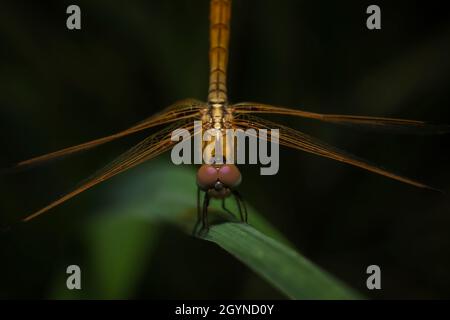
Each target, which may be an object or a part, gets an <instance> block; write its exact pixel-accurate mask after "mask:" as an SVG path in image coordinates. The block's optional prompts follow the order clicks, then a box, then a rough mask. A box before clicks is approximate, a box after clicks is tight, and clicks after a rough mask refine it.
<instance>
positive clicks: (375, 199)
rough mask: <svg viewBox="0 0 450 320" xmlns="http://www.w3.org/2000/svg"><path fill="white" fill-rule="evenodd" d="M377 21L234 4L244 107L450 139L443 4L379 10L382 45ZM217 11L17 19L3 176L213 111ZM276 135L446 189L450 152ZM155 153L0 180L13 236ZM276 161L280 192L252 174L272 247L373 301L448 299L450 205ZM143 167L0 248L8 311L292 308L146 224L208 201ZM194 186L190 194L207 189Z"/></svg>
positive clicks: (320, 167) (294, 160)
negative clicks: (52, 305)
mask: <svg viewBox="0 0 450 320" xmlns="http://www.w3.org/2000/svg"><path fill="white" fill-rule="evenodd" d="M73 3H76V4H78V5H80V7H81V9H82V19H83V20H82V30H81V31H76V32H74V31H68V30H67V29H66V27H65V19H66V16H67V15H66V14H65V10H66V8H67V6H68V5H69V4H73ZM369 4H372V3H370V2H368V1H346V2H345V3H343V2H330V1H315V2H312V1H309V2H307V1H294V0H289V1H288V0H286V1H281V2H274V1H268V0H248V1H234V3H233V18H232V39H231V57H230V75H229V86H230V88H229V92H230V98H231V99H232V101H234V102H237V101H245V100H247V101H249V100H251V101H261V102H265V103H272V104H278V105H285V106H291V107H297V108H301V109H305V110H309V111H316V112H328V113H349V114H365V115H374V116H397V117H402V118H413V119H421V120H430V121H434V122H440V123H450V109H449V108H448V106H449V103H450V94H449V91H448V83H449V81H450V72H449V71H450V60H449V59H448V56H449V54H450V41H449V40H450V19H449V15H450V13H449V11H448V10H445V6H444V4H445V2H444V1H429V2H423V1H405V0H402V1H396V2H388V1H379V2H378V3H377V4H378V5H379V6H380V7H381V8H382V30H381V31H377V32H372V31H369V30H367V29H366V28H365V18H366V14H365V9H366V8H367V6H368V5H369ZM208 9H209V5H208V1H207V0H202V1H196V2H195V4H193V2H192V1H188V0H176V1H162V0H161V1H160V0H151V1H140V0H135V1H130V2H127V4H123V3H120V2H111V1H105V0H98V1H76V2H72V1H71V2H68V1H50V0H48V1H47V0H46V1H40V2H35V1H34V2H33V1H25V0H18V1H3V2H2V10H0V41H1V43H2V50H0V69H1V70H2V72H1V73H0V106H1V108H0V130H1V135H0V143H1V146H2V152H1V158H0V161H1V162H0V164H1V167H5V166H8V165H9V164H11V163H14V162H16V161H20V160H23V159H26V158H29V157H31V156H33V155H37V154H42V153H45V152H48V151H52V150H56V149H59V148H61V147H65V146H68V145H72V144H76V143H79V142H83V141H87V140H89V139H92V138H94V137H100V136H103V135H107V134H110V133H112V132H115V131H118V130H120V129H123V128H126V127H128V126H129V125H130V124H132V123H135V122H138V121H140V120H142V119H144V118H145V117H147V116H148V115H150V114H153V113H154V112H156V111H158V110H161V109H162V108H163V107H165V106H167V105H169V104H170V103H172V102H173V101H175V100H178V99H181V98H185V97H193V98H199V99H204V98H205V96H206V91H207V81H208V53H207V50H208ZM273 118H274V120H276V121H280V122H283V123H285V124H288V125H290V126H292V127H295V128H297V129H300V130H303V131H305V132H307V133H309V134H312V135H315V136H318V137H320V138H322V139H323V140H326V141H327V142H329V143H332V144H336V145H338V146H340V147H342V148H345V149H348V150H349V151H351V152H352V153H355V154H357V155H361V156H364V157H366V158H369V159H371V160H372V161H374V162H376V163H382V164H384V165H385V166H386V167H388V168H394V169H397V171H399V172H400V173H403V174H405V175H408V176H411V177H414V178H417V179H420V180H422V181H425V182H427V183H430V184H432V185H436V186H437V187H441V188H443V189H446V190H448V189H449V188H448V187H449V183H448V181H450V172H449V170H448V163H449V161H450V153H449V150H450V141H449V137H448V136H445V135H442V136H434V137H433V136H424V137H416V136H396V135H387V134H378V133H370V132H361V131H353V130H350V129H347V128H337V127H334V126H333V125H322V124H318V123H315V122H309V121H302V120H300V119H289V118H286V117H273ZM145 135H146V133H143V134H137V135H136V136H135V137H130V138H127V139H124V140H123V141H120V142H117V143H114V144H111V145H108V146H104V147H101V148H98V149H97V150H93V151H90V152H88V153H85V154H83V155H79V156H75V157H72V158H70V159H65V160H64V161H60V162H54V163H52V164H51V165H48V166H42V167H39V168H36V169H33V170H29V171H26V172H22V173H18V174H17V175H14V176H6V177H1V179H0V192H1V193H0V194H1V200H2V201H1V202H0V203H1V204H0V212H1V222H2V223H4V222H5V223H6V222H11V221H16V220H17V219H18V218H19V217H22V216H25V215H26V214H27V213H29V212H30V211H33V210H35V209H36V208H39V207H40V206H42V205H44V204H46V203H47V202H48V201H50V200H52V199H54V198H55V196H57V195H59V194H61V193H62V192H63V191H65V190H67V189H70V188H71V187H72V186H73V184H74V183H76V182H77V181H79V180H81V179H82V178H84V177H85V176H86V175H89V173H90V172H92V171H94V170H95V169H97V168H98V167H100V166H102V165H104V164H106V163H107V162H108V161H110V160H111V159H113V158H114V157H115V156H116V155H117V154H119V153H121V152H123V151H124V150H126V149H127V148H128V147H130V146H132V145H133V144H134V143H136V142H137V141H139V140H140V139H142V138H143V137H145ZM160 161H163V162H165V163H168V162H169V161H170V160H169V159H168V158H167V157H161V159H160ZM280 161H281V163H280V172H279V174H278V175H276V176H272V177H268V176H259V170H258V168H255V167H251V166H243V167H242V169H241V171H242V173H243V176H244V180H243V185H242V190H241V191H242V194H244V196H245V198H246V200H247V201H248V203H250V204H252V205H253V206H254V207H255V210H257V211H258V212H260V213H261V215H262V216H263V217H264V219H263V220H265V221H270V222H271V225H273V226H275V227H276V229H277V230H280V232H281V234H282V236H280V234H279V233H277V234H272V235H271V236H272V237H274V238H277V239H278V237H282V238H283V239H284V240H282V242H283V243H285V244H287V245H288V246H292V247H294V248H296V250H298V251H300V252H302V254H304V255H305V256H306V257H308V258H309V259H311V261H314V262H315V263H316V264H318V265H320V266H322V267H323V268H324V269H325V270H327V271H328V272H330V273H331V274H333V275H336V277H337V278H339V279H342V281H343V282H345V283H347V284H349V285H350V286H351V287H353V288H355V289H357V290H358V291H359V292H361V293H363V294H364V295H368V296H369V297H372V298H449V297H450V289H449V288H450V277H449V275H448V269H449V268H450V257H449V256H448V254H447V252H449V251H450V236H449V234H448V229H449V227H450V216H449V213H450V206H449V203H448V198H447V197H444V196H441V195H438V194H434V193H429V192H426V191H423V190H417V189H415V188H412V187H409V186H405V185H402V184H400V183H397V182H394V181H389V180H387V179H385V178H382V177H378V176H375V175H373V174H370V173H366V172H363V171H361V170H358V169H354V168H351V167H349V166H346V165H343V164H338V163H334V162H333V161H329V160H325V159H319V158H317V157H315V156H310V155H305V154H303V153H300V152H294V151H291V150H286V149H282V150H281V160H280ZM154 165H155V166H156V165H157V164H156V163H155V162H154V161H151V162H150V163H148V166H149V167H148V168H153V166H154ZM146 166H147V164H146V165H144V166H143V167H142V169H139V168H136V169H133V170H131V171H130V172H128V173H125V174H123V175H121V176H119V177H117V178H115V179H114V180H113V181H111V182H106V183H104V184H102V185H100V186H98V187H96V188H94V189H93V190H90V191H89V192H87V193H85V194H83V195H81V196H79V197H77V199H74V200H73V201H70V202H68V203H67V204H65V205H63V206H61V207H60V208H57V209H55V210H53V211H52V212H51V213H49V214H48V215H46V216H43V217H42V218H40V219H37V220H35V221H33V222H32V223H29V224H26V225H24V226H23V227H22V228H18V229H16V230H13V232H11V233H9V234H6V235H2V236H1V241H0V243H1V245H0V261H1V262H2V263H1V264H0V297H1V298H12V297H14V298H47V297H59V298H61V297H68V298H70V297H75V296H77V297H82V298H112V297H117V298H119V297H120V298H191V299H195V298H284V295H282V294H281V293H280V292H279V291H278V290H276V289H274V288H273V287H272V286H271V285H269V284H268V283H267V282H266V281H264V280H262V279H261V278H260V277H259V276H257V275H255V274H254V273H253V272H252V271H250V270H249V269H248V268H247V267H245V266H244V265H243V264H242V263H240V262H239V261H237V260H236V259H232V258H230V256H229V254H228V253H226V252H224V251H223V250H221V249H220V248H219V247H218V246H212V245H211V244H210V243H208V242H206V241H199V240H198V239H194V238H191V237H188V236H186V234H185V233H184V232H180V230H179V228H177V227H174V226H173V224H172V223H170V222H171V221H168V223H162V224H161V223H153V222H151V221H148V218H147V215H148V212H149V211H148V210H149V208H151V207H158V206H159V207H160V208H163V206H164V205H167V204H169V205H170V206H176V205H179V206H180V208H181V207H183V208H184V209H186V208H192V206H193V204H194V203H195V195H192V197H191V196H190V195H188V193H184V192H178V191H175V190H173V189H171V188H173V185H174V183H173V181H167V180H165V179H164V176H162V175H161V177H159V178H158V179H156V180H155V181H143V180H145V178H141V177H145V176H146V175H141V174H139V172H141V171H140V170H146V169H145V168H147V167H146ZM156 168H157V167H156ZM149 170H150V169H149ZM152 172H153V171H152ZM149 174H150V173H149ZM185 177H186V180H185V181H186V184H188V183H189V184H190V183H194V182H193V181H194V180H193V173H191V172H186V176H185ZM191 187H192V186H190V187H189V188H191ZM138 194H139V195H140V197H141V198H140V199H139V200H138V198H136V197H138ZM145 199H155V200H154V201H161V202H160V203H159V204H157V203H149V204H148V206H147V205H145V203H146V202H145ZM157 199H159V200H157ZM149 201H150V200H149ZM152 201H153V200H152ZM137 203H140V207H139V208H138V207H137V206H138V205H137ZM133 204H136V206H134V205H133ZM184 209H183V210H184ZM135 212H136V213H139V212H140V213H141V214H128V213H135ZM174 212H175V211H174ZM178 212H180V211H178ZM189 215H190V214H189V212H187V211H186V216H187V217H188V216H189ZM250 219H252V216H250ZM250 221H251V223H252V224H253V223H255V227H257V226H256V223H257V221H252V220H250ZM263 223H264V221H263ZM221 226H222V225H221ZM257 229H258V230H261V229H260V228H259V227H258V228H257ZM266 231H267V230H266ZM269 232H270V231H269ZM286 239H287V240H286ZM111 261H114V263H113V264H112V265H111V266H110V267H109V268H107V272H105V267H104V266H105V265H107V264H110V263H111ZM70 264H78V265H80V266H81V268H82V270H83V290H82V291H81V292H68V291H67V290H65V288H64V285H65V279H66V276H67V275H66V273H65V270H66V268H67V266H68V265H70ZM370 264H378V265H380V266H381V269H382V288H383V289H382V290H381V291H376V292H375V291H370V292H369V291H368V290H367V289H366V287H365V283H366V277H367V275H366V273H365V270H366V267H367V266H368V265H370Z"/></svg>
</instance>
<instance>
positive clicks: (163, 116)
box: [8, 99, 205, 171]
mask: <svg viewBox="0 0 450 320" xmlns="http://www.w3.org/2000/svg"><path fill="white" fill-rule="evenodd" d="M204 107H205V103H204V102H201V101H197V100H193V99H186V100H182V101H179V102H176V103H174V104H173V105H171V106H169V107H167V108H166V109H164V110H163V111H161V112H160V113H157V114H155V115H153V116H151V117H149V118H147V119H145V120H144V121H141V122H139V123H138V124H136V125H134V126H132V127H130V128H128V129H126V130H123V131H120V132H117V133H115V134H112V135H110V136H106V137H103V138H99V139H95V140H92V141H89V142H85V143H82V144H79V145H76V146H72V147H68V148H65V149H62V150H59V151H55V152H51V153H47V154H45V155H42V156H38V157H34V158H32V159H28V160H25V161H21V162H19V163H17V164H16V165H14V166H13V167H11V168H10V169H8V170H12V171H14V170H18V169H23V168H26V167H29V166H32V165H37V164H40V163H44V162H47V161H50V160H54V159H58V158H61V157H64V156H67V155H71V154H74V153H77V152H80V151H84V150H88V149H91V148H94V147H97V146H99V145H102V144H104V143H107V142H110V141H113V140H116V139H119V138H122V137H125V136H127V135H130V134H132V133H135V132H138V131H142V130H144V129H148V128H152V127H156V126H159V125H162V124H167V123H170V122H173V121H176V120H181V119H189V118H193V117H195V116H197V115H198V113H199V110H200V109H201V108H204Z"/></svg>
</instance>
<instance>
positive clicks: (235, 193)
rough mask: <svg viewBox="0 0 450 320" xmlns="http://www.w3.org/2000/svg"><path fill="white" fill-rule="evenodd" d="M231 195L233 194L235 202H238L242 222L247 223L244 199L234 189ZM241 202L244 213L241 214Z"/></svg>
mask: <svg viewBox="0 0 450 320" xmlns="http://www.w3.org/2000/svg"><path fill="white" fill-rule="evenodd" d="M233 195H234V198H235V199H236V202H237V204H238V207H239V214H240V216H241V220H242V222H245V223H248V212H247V206H246V205H245V201H244V199H243V198H242V195H241V194H240V193H239V192H238V191H236V190H234V191H233ZM241 204H242V207H243V208H244V215H242V209H241Z"/></svg>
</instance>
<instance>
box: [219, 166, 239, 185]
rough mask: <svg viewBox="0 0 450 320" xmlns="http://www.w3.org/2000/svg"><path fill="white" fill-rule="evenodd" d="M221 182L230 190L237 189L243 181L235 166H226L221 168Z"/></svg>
mask: <svg viewBox="0 0 450 320" xmlns="http://www.w3.org/2000/svg"><path fill="white" fill-rule="evenodd" d="M218 175H219V181H220V182H222V183H223V184H224V185H225V186H227V187H229V188H234V187H237V186H238V185H239V184H240V183H241V180H242V176H241V172H240V171H239V169H238V168H237V167H236V166H235V165H233V164H225V165H223V166H221V167H220V168H219V172H218Z"/></svg>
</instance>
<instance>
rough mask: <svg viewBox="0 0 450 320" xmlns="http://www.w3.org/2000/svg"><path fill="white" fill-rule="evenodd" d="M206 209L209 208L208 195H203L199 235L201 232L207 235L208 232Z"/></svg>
mask: <svg viewBox="0 0 450 320" xmlns="http://www.w3.org/2000/svg"><path fill="white" fill-rule="evenodd" d="M208 207H209V195H208V193H205V198H204V199H203V212H202V227H201V229H200V232H199V233H201V232H202V231H205V233H207V232H208V230H209V223H208Z"/></svg>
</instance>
